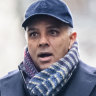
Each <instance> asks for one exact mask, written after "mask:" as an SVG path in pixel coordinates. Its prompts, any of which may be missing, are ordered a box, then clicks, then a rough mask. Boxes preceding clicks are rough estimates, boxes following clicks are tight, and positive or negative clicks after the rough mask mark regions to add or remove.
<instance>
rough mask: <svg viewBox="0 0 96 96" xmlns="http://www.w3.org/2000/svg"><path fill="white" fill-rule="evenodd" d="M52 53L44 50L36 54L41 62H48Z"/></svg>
mask: <svg viewBox="0 0 96 96" xmlns="http://www.w3.org/2000/svg"><path fill="white" fill-rule="evenodd" d="M52 55H53V54H52V53H48V52H44V53H40V54H38V57H39V60H40V61H41V62H49V61H50V60H51V57H52Z"/></svg>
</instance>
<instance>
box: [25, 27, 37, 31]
mask: <svg viewBox="0 0 96 96" xmlns="http://www.w3.org/2000/svg"><path fill="white" fill-rule="evenodd" d="M30 30H33V31H34V30H36V28H32V27H29V28H27V31H30Z"/></svg>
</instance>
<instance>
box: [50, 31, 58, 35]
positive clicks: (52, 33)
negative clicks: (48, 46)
mask: <svg viewBox="0 0 96 96" xmlns="http://www.w3.org/2000/svg"><path fill="white" fill-rule="evenodd" d="M49 33H50V35H52V36H57V35H58V34H59V32H58V31H57V30H50V32H49Z"/></svg>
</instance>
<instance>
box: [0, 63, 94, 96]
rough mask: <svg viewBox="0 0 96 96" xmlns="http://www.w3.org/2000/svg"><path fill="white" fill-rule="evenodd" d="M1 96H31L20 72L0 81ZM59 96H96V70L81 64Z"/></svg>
mask: <svg viewBox="0 0 96 96" xmlns="http://www.w3.org/2000/svg"><path fill="white" fill-rule="evenodd" d="M0 94H1V95H0V96H30V95H29V94H28V92H27V90H26V87H25V84H24V82H23V79H22V76H21V73H20V72H19V70H17V71H14V72H11V73H9V74H8V75H7V76H6V77H4V78H2V79H1V80H0ZM57 96H96V69H95V68H92V67H90V66H88V65H86V64H84V63H83V62H81V61H80V62H79V64H78V67H77V69H76V70H75V71H74V73H73V75H72V77H71V79H70V80H69V81H68V83H67V84H66V85H65V87H63V88H62V89H61V91H60V92H59V93H58V94H57Z"/></svg>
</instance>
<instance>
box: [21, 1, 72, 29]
mask: <svg viewBox="0 0 96 96" xmlns="http://www.w3.org/2000/svg"><path fill="white" fill-rule="evenodd" d="M36 15H40V16H42V15H48V16H52V17H54V18H56V19H58V20H60V21H62V22H64V23H66V24H68V25H69V26H70V27H72V28H73V20H72V15H71V12H70V10H69V8H68V6H67V5H66V4H65V2H63V1H61V0H38V1H36V2H34V3H32V4H31V5H30V6H29V8H28V9H27V11H26V13H25V20H24V22H23V24H22V27H24V28H25V27H26V26H27V25H28V22H30V19H32V17H33V16H36Z"/></svg>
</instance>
